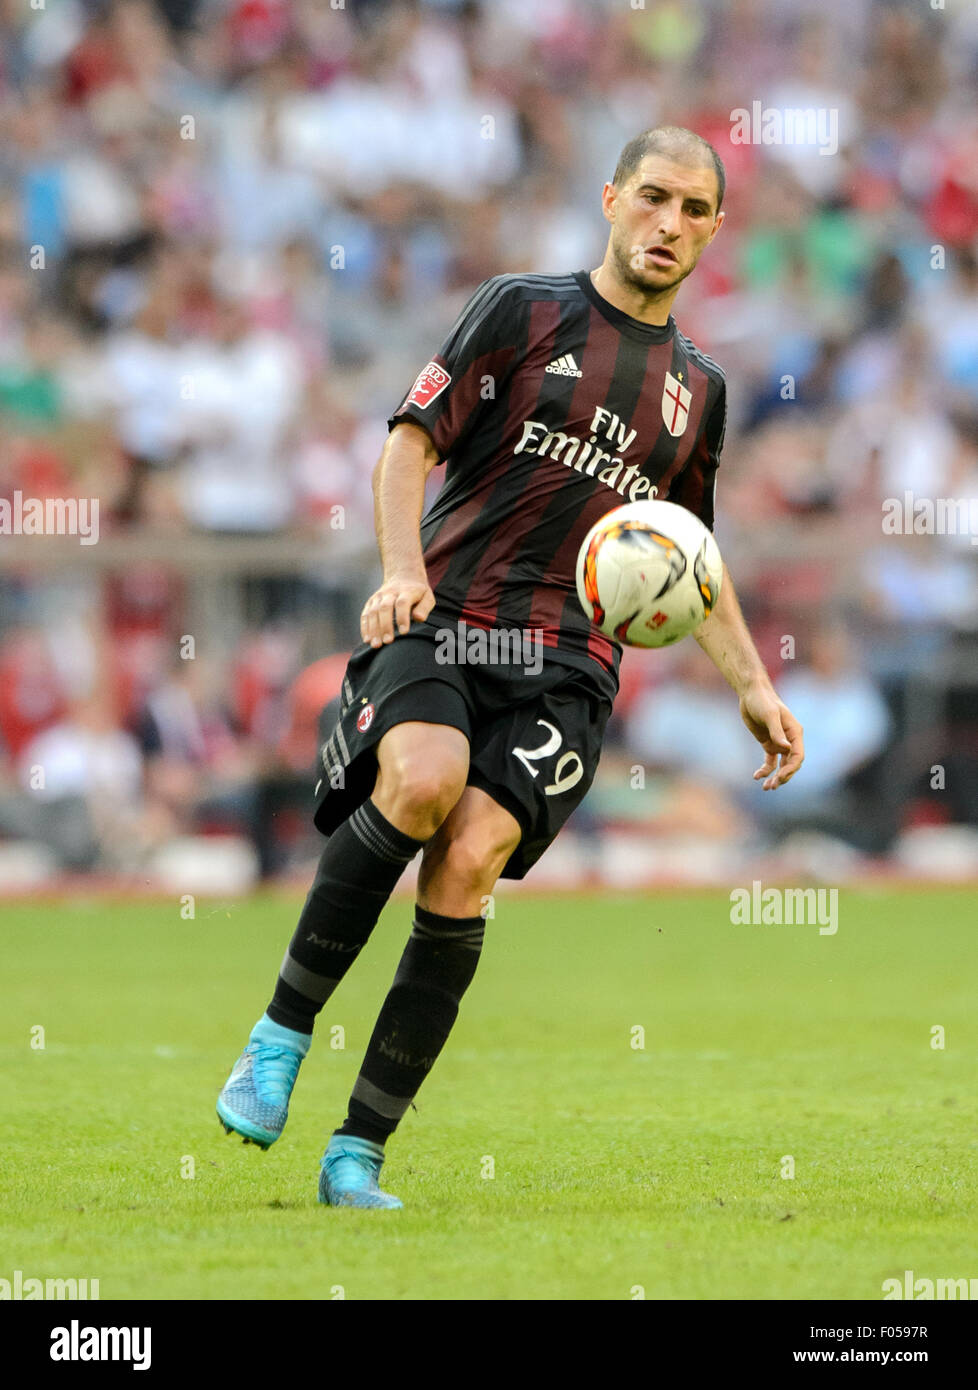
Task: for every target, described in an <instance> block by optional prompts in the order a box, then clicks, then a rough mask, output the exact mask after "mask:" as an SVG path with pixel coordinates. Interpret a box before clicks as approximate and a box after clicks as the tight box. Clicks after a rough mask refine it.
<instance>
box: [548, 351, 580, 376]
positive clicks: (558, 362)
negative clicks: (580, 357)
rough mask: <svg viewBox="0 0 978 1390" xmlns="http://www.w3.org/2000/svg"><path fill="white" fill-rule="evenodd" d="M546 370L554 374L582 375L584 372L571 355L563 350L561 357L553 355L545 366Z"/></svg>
mask: <svg viewBox="0 0 978 1390" xmlns="http://www.w3.org/2000/svg"><path fill="white" fill-rule="evenodd" d="M547 371H548V372H553V374H554V376H583V375H584V373H583V372H582V371H581V369H580V367H578V365H577V363H576V362H575V361H574V358H573V355H572V354H571V353H569V352H565V353H564V355H563V357H555V358H554V360H553V361H552V362H551V363H550V365H549V366H548V367H547Z"/></svg>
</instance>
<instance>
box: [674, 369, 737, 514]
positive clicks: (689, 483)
mask: <svg viewBox="0 0 978 1390" xmlns="http://www.w3.org/2000/svg"><path fill="white" fill-rule="evenodd" d="M726 429H727V383H726V382H725V381H720V382H719V383H718V390H717V393H716V398H715V399H714V401H713V404H712V406H710V407H708V409H707V414H706V424H705V425H704V426H703V428H702V429H701V430H700V436H699V438H698V439H697V441H696V448H695V449H694V450H693V452H692V454H691V456H690V459H689V462H688V463H687V464H686V467H685V468H684V469H683V471H682V473H680V475H679V477H678V478H677V479H676V481H675V484H674V485H673V486H672V487H671V488H670V489H669V501H670V502H678V503H679V505H680V506H681V507H685V508H686V509H687V510H688V511H691V512H693V513H694V514H695V515H696V516H698V517H699V519H700V521H702V523H703V525H704V526H705V527H706V528H707V530H709V531H712V530H713V523H714V507H715V502H716V482H717V468H718V467H719V465H720V453H721V451H722V449H723V437H724V435H725V433H726Z"/></svg>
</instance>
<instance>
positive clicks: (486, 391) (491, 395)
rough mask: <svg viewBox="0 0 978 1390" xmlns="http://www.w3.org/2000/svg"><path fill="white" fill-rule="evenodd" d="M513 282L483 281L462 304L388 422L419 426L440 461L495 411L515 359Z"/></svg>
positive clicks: (498, 278) (504, 278)
mask: <svg viewBox="0 0 978 1390" xmlns="http://www.w3.org/2000/svg"><path fill="white" fill-rule="evenodd" d="M514 299H515V297H514V295H513V292H512V277H511V276H508V275H495V276H493V277H492V279H490V280H486V281H484V283H483V284H481V285H480V286H479V288H478V289H477V290H476V292H475V294H474V295H473V296H472V298H471V299H470V300H469V302H468V304H466V306H465V308H464V309H463V310H462V312H461V314H460V315H459V317H458V319H457V320H456V322H455V325H454V327H453V328H452V331H451V332H450V333H449V335H448V337H447V338H446V339H445V342H444V343H443V344H442V346H441V348H440V350H439V351H438V352H437V353H436V354H435V356H434V357H433V358H432V359H431V361H430V362H429V363H428V364H427V365H426V366H425V367H423V368H422V369H421V371H420V372H419V373H418V376H417V377H416V379H415V382H414V385H413V386H412V387H411V389H410V390H409V391H408V393H407V395H406V396H405V397H404V398H403V399H402V401H401V403H400V405H399V406H398V407H397V409H396V410H395V411H394V413H393V415H391V416H390V417H389V419H388V421H387V427H388V429H393V428H394V426H395V425H397V424H400V423H401V422H402V421H404V420H413V421H414V422H415V423H416V424H419V425H423V426H424V427H425V429H426V430H427V431H428V433H429V434H430V435H431V437H432V439H433V440H434V444H435V448H436V449H437V450H438V455H439V458H440V459H444V458H446V457H447V456H448V455H449V454H450V453H451V452H452V450H453V449H454V448H456V447H457V446H458V444H459V443H460V442H461V440H462V439H463V437H464V436H465V435H466V434H467V433H468V432H469V431H470V430H471V429H472V427H473V425H475V423H476V422H477V421H478V420H479V419H480V418H481V417H482V415H483V414H484V413H485V412H486V411H487V410H490V409H492V408H493V406H494V405H495V402H496V399H497V397H498V395H499V392H500V388H501V386H502V385H503V382H504V380H505V378H506V376H507V375H508V374H509V372H510V370H511V368H512V365H513V362H514V359H515V357H516V352H517V348H516V339H517V332H518V310H517V308H516V307H515V302H514Z"/></svg>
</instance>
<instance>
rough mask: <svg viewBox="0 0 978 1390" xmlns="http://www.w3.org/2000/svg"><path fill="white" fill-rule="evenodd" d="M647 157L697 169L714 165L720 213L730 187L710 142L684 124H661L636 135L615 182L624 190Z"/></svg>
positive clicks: (622, 157)
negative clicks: (654, 156)
mask: <svg viewBox="0 0 978 1390" xmlns="http://www.w3.org/2000/svg"><path fill="white" fill-rule="evenodd" d="M647 154H661V155H665V156H666V158H667V159H674V160H675V161H676V163H677V164H687V165H691V166H693V167H694V168H696V167H699V166H701V165H706V164H712V165H713V172H714V173H715V174H716V176H717V209H716V210H717V212H719V211H720V208H721V207H722V206H723V195H724V193H725V192H726V188H727V175H726V172H725V170H724V167H723V160H722V159H721V158H720V156H719V155H718V154H717V152H716V150H715V149H714V148H713V146H712V145H711V144H710V142H709V141H708V140H704V139H703V137H702V135H697V134H696V132H695V131H694V130H687V129H686V128H685V126H681V125H657V126H653V127H652V128H651V129H650V130H643V131H642V133H641V135H636V136H635V138H634V140H629V142H628V144H627V145H626V146H625V148H624V149H623V150H622V152H621V154H620V155H619V156H618V164H617V166H616V168H615V176H614V178H613V179H612V183H613V184H614V185H615V187H616V188H620V187H621V185H622V184H623V183H627V182H628V180H629V179H630V178H631V176H632V175H633V174H634V172H635V170H636V169H637V168H638V166H639V165H640V164H641V162H642V160H643V159H644V158H645V156H646V155H647Z"/></svg>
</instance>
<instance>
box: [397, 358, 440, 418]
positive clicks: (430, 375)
mask: <svg viewBox="0 0 978 1390" xmlns="http://www.w3.org/2000/svg"><path fill="white" fill-rule="evenodd" d="M451 379H452V378H451V377H450V376H449V374H448V372H446V371H445V368H444V367H439V365H438V363H437V362H429V363H428V365H427V366H426V367H424V368H422V370H421V371H420V372H419V373H418V378H417V380H416V381H415V383H414V385H413V386H412V387H411V392H410V394H409V396H408V398H407V400H406V401H405V402H404V404H405V405H416V406H420V408H421V409H422V410H424V408H425V406H428V405H431V402H432V401H433V400H435V399H436V398H437V397H438V396H440V395H441V393H442V392H443V391H444V389H445V387H446V386H447V385H448V384H449V382H450V381H451Z"/></svg>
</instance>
